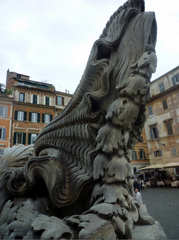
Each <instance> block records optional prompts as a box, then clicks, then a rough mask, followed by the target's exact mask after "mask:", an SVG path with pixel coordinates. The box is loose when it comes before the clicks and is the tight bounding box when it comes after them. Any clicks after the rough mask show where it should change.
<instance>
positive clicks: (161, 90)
mask: <svg viewBox="0 0 179 240" xmlns="http://www.w3.org/2000/svg"><path fill="white" fill-rule="evenodd" d="M159 89H160V92H164V91H165V85H164V83H163V82H162V83H160V84H159Z"/></svg>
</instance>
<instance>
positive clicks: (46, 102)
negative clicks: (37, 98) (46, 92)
mask: <svg viewBox="0 0 179 240" xmlns="http://www.w3.org/2000/svg"><path fill="white" fill-rule="evenodd" d="M45 105H47V106H49V97H46V98H45Z"/></svg>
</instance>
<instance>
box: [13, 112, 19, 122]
mask: <svg viewBox="0 0 179 240" xmlns="http://www.w3.org/2000/svg"><path fill="white" fill-rule="evenodd" d="M17 112H18V111H15V116H14V119H15V120H17Z"/></svg>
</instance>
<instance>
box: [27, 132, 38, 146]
mask: <svg viewBox="0 0 179 240" xmlns="http://www.w3.org/2000/svg"><path fill="white" fill-rule="evenodd" d="M37 136H38V133H29V140H28V144H34V143H35V140H36V138H37Z"/></svg>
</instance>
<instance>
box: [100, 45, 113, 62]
mask: <svg viewBox="0 0 179 240" xmlns="http://www.w3.org/2000/svg"><path fill="white" fill-rule="evenodd" d="M110 56H111V50H110V49H109V48H107V47H106V46H105V45H104V44H102V43H101V44H99V45H98V54H97V60H100V59H102V58H110Z"/></svg>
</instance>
